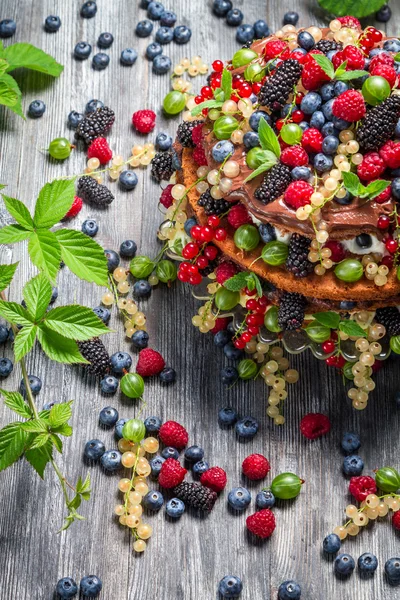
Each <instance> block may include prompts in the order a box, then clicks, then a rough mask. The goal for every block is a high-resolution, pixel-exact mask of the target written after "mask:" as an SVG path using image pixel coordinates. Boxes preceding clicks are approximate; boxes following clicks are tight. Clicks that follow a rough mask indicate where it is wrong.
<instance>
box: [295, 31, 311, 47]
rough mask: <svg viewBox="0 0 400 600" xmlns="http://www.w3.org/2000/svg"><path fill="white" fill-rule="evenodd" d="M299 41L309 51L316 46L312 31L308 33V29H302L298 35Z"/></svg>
mask: <svg viewBox="0 0 400 600" xmlns="http://www.w3.org/2000/svg"><path fill="white" fill-rule="evenodd" d="M297 43H298V44H299V46H300V47H301V48H304V50H307V51H309V50H311V49H312V48H314V45H315V40H314V38H313V36H312V35H311V33H308V31H300V33H299V35H298V36H297Z"/></svg>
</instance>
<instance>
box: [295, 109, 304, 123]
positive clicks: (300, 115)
mask: <svg viewBox="0 0 400 600" xmlns="http://www.w3.org/2000/svg"><path fill="white" fill-rule="evenodd" d="M292 119H293V123H300V121H303V120H304V113H303V111H301V110H294V111H293V112H292Z"/></svg>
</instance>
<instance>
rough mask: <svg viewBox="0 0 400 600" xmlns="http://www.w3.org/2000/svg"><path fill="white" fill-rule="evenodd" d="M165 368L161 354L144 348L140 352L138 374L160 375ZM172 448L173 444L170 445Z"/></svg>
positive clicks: (147, 375)
mask: <svg viewBox="0 0 400 600" xmlns="http://www.w3.org/2000/svg"><path fill="white" fill-rule="evenodd" d="M164 367H165V360H164V359H163V357H162V356H161V354H160V353H159V352H157V351H156V350H152V349H151V348H144V349H143V350H141V351H140V352H139V360H138V363H137V365H136V373H139V375H141V376H142V377H151V376H152V375H158V374H159V373H161V371H162V370H163V369H164ZM168 445H170V446H172V444H168Z"/></svg>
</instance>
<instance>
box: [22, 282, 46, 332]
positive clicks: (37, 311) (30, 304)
mask: <svg viewBox="0 0 400 600" xmlns="http://www.w3.org/2000/svg"><path fill="white" fill-rule="evenodd" d="M51 294H52V288H51V285H50V283H49V280H48V279H47V277H46V276H45V275H44V274H43V273H40V274H39V275H37V276H36V277H34V278H33V279H31V280H30V281H28V283H27V284H26V285H25V287H24V289H23V296H24V300H25V302H26V306H27V309H28V312H29V314H30V315H31V316H32V319H33V320H34V321H35V322H37V321H39V320H40V319H41V318H42V317H43V315H44V314H45V312H46V309H47V307H48V306H49V302H50V300H51Z"/></svg>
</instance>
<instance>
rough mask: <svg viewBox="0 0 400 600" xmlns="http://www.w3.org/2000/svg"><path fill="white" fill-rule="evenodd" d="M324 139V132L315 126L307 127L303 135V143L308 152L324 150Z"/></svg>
mask: <svg viewBox="0 0 400 600" xmlns="http://www.w3.org/2000/svg"><path fill="white" fill-rule="evenodd" d="M323 141H324V136H323V135H322V133H321V132H320V131H319V130H318V129H316V128H315V127H310V128H309V129H306V131H305V132H304V133H303V137H302V138H301V145H302V146H303V148H304V150H306V152H313V153H314V152H315V153H316V152H321V151H322V142H323Z"/></svg>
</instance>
